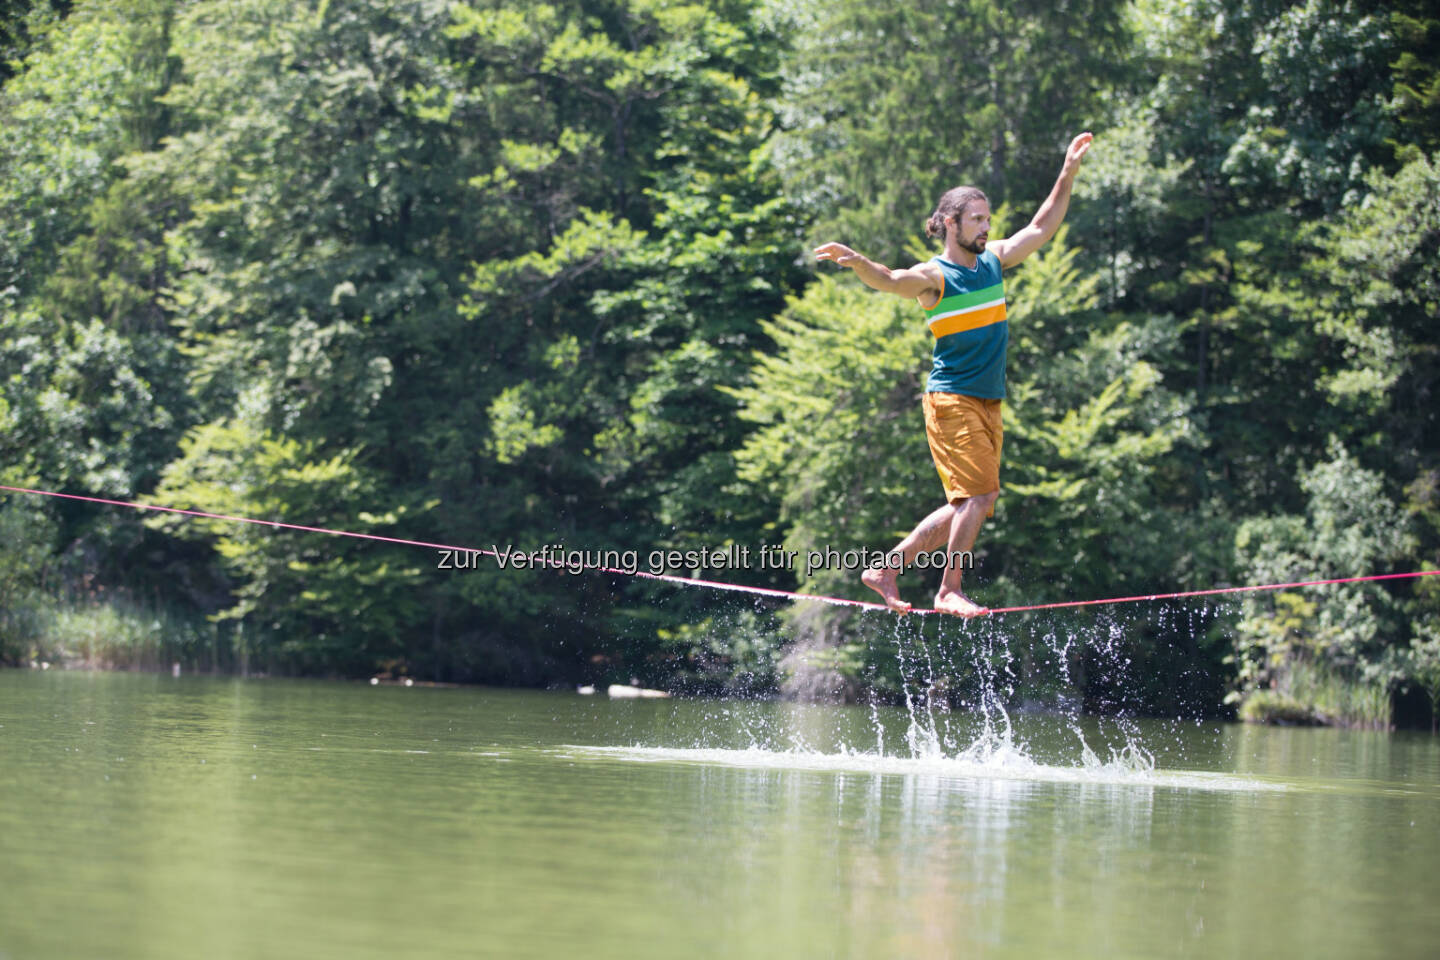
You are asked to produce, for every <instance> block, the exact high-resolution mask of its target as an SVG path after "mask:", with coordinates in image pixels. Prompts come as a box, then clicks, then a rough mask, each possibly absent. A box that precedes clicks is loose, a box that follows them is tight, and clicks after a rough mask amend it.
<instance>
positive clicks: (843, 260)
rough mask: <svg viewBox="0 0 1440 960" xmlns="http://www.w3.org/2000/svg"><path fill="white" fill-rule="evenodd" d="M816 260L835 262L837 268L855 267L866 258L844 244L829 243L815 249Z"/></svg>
mask: <svg viewBox="0 0 1440 960" xmlns="http://www.w3.org/2000/svg"><path fill="white" fill-rule="evenodd" d="M815 259H816V260H833V261H834V262H835V264H836V265H837V266H841V267H853V266H855V264H856V263H857V262H859V261H861V260H864V259H865V258H864V257H862V256H860V254H858V253H856V252H855V251H854V250H851V249H850V248H849V247H847V246H845V244H843V243H827V244H824V245H822V246H818V247H816V248H815Z"/></svg>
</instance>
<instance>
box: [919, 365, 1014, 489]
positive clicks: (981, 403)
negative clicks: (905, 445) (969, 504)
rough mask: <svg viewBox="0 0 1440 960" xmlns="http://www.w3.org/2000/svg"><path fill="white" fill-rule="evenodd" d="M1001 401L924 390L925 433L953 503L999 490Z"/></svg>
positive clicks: (931, 454) (936, 465)
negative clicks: (925, 391) (925, 392)
mask: <svg viewBox="0 0 1440 960" xmlns="http://www.w3.org/2000/svg"><path fill="white" fill-rule="evenodd" d="M1000 403H1001V402H1000V401H999V400H985V399H982V398H980V397H971V396H966V395H965V394H963V393H927V394H925V436H926V438H928V439H929V441H930V456H932V457H934V458H935V469H936V470H937V471H939V473H940V483H941V484H942V485H943V486H944V487H945V499H946V501H948V502H949V503H956V502H958V501H960V500H965V499H968V498H970V497H978V496H982V495H984V494H987V493H998V492H999V490H1000V448H1001V446H1003V445H1004V442H1005V432H1004V430H1003V429H1002V428H1001V426H1000ZM994 512H995V508H994V507H993V506H992V507H991V508H990V513H991V514H993V513H994Z"/></svg>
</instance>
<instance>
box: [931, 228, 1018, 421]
mask: <svg viewBox="0 0 1440 960" xmlns="http://www.w3.org/2000/svg"><path fill="white" fill-rule="evenodd" d="M930 262H931V263H934V264H936V265H937V266H939V268H940V271H941V273H943V274H944V275H945V292H944V293H942V294H941V295H940V302H939V303H937V304H935V306H933V307H931V308H930V309H928V310H926V311H925V317H926V322H927V323H928V324H929V325H930V332H931V334H933V335H934V337H935V362H934V365H933V366H932V367H931V368H930V380H929V382H928V383H927V384H926V387H925V389H926V390H927V391H928V392H930V393H963V394H968V395H969V396H972V397H982V398H984V399H986V400H1001V399H1004V397H1005V348H1006V346H1007V345H1008V344H1009V342H1010V325H1009V324H1008V323H1007V322H1006V320H1005V281H1004V279H1003V277H1002V276H1001V269H1000V258H999V257H997V256H996V255H995V254H993V253H991V252H990V251H989V250H986V251H985V252H984V253H982V254H980V256H979V257H978V258H976V262H975V268H974V269H973V270H972V269H971V268H969V267H962V266H961V265H960V264H958V263H951V262H950V261H949V260H946V259H945V258H944V257H935V258H934V259H933V260H931V261H930Z"/></svg>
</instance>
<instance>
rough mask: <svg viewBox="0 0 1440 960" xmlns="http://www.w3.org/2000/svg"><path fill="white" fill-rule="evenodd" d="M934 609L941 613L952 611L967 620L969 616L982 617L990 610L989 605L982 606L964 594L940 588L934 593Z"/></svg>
mask: <svg viewBox="0 0 1440 960" xmlns="http://www.w3.org/2000/svg"><path fill="white" fill-rule="evenodd" d="M935 609H936V610H938V611H939V612H941V613H953V614H954V615H955V616H957V617H964V618H966V619H967V620H968V619H969V618H971V617H983V616H985V615H986V614H988V613H989V612H990V608H989V607H982V606H980V604H978V603H976V602H975V601H973V600H971V599H970V598H969V597H967V596H965V594H963V593H955V592H953V591H951V590H942V591H941V592H940V593H937V594H935Z"/></svg>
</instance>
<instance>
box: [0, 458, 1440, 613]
mask: <svg viewBox="0 0 1440 960" xmlns="http://www.w3.org/2000/svg"><path fill="white" fill-rule="evenodd" d="M0 490H9V491H10V492H11V493H28V494H32V495H34V496H38V497H56V498H59V499H64V500H80V501H83V502H85V503H102V504H105V505H107V506H112V507H128V508H129V509H131V510H153V511H156V512H159V513H177V514H181V515H182V516H187V517H202V518H204V519H206V520H228V521H230V522H232V523H251V524H255V525H256V526H261V527H270V528H272V529H277V530H299V531H301V532H304V533H323V534H326V535H327V536H332V537H353V538H355V539H357V540H374V541H376V542H378V543H396V544H400V545H402V546H407V547H425V548H427V549H430V550H454V551H456V552H460V553H479V554H485V555H486V556H491V557H498V556H499V554H498V553H496V551H494V550H484V549H480V548H478V547H462V546H456V545H454V544H448V543H432V542H430V541H427V540H407V539H405V538H404V537H382V536H380V535H379V534H374V533H356V532H354V531H351V530H334V529H331V528H329V527H311V526H305V525H304V524H299V523H285V522H283V521H280V520H257V519H255V518H254V517H237V516H232V515H230V514H225V513H207V512H206V511H204V510H183V509H181V508H179V507H164V506H159V505H157V504H149V503H132V502H130V501H128V500H107V499H105V498H104V497H86V496H81V495H79V494H75V493H57V492H55V491H53V490H35V489H32V488H30V487H9V486H5V485H4V484H0ZM534 562H536V563H538V564H539V565H544V566H551V567H554V568H556V569H565V568H566V564H565V563H564V562H563V560H562V561H555V560H550V559H548V558H546V557H543V556H536V557H535V561H534ZM585 569H587V570H594V571H596V572H597V573H609V574H618V575H620V576H625V577H637V578H640V579H643V580H659V581H663V582H665V583H675V584H679V585H681V586H686V587H705V588H707V589H710V590H729V591H732V592H735V593H749V594H754V595H756V596H762V597H775V598H778V599H784V600H809V601H813V602H818V603H829V604H835V605H837V606H847V607H860V608H862V609H866V610H884V611H889V609H890V608H889V607H887V606H885V605H884V604H883V603H874V602H873V601H867V600H847V599H846V598H844V597H826V596H820V595H818V594H813V593H797V592H795V591H793V590H777V589H775V588H773V587H752V586H747V585H746V584H743V583H726V582H724V581H721V580H702V579H700V578H698V577H681V576H676V575H674V574H669V573H651V572H649V571H648V570H623V569H619V568H616V567H586V568H585ZM1437 575H1440V570H1421V571H1417V572H1415V573H1381V574H1372V575H1370V576H1363V577H1342V578H1339V579H1335V580H1303V581H1296V582H1294V583H1266V584H1259V585H1256V586H1245V587H1217V588H1215V589H1211V590H1186V591H1182V592H1179V593H1149V594H1144V595H1143V596H1134V597H1108V598H1105V599H1101V600H1068V601H1063V602H1060V603H1037V604H1033V605H1031V606H1024V607H995V608H993V609H991V610H990V613H991V614H997V613H1021V612H1023V611H1027V610H1056V609H1060V608H1062V607H1093V606H1101V605H1107V604H1116V603H1140V602H1142V601H1145V600H1176V599H1182V598H1186V597H1211V596H1217V595H1219V594H1225V593H1246V592H1253V591H1257V590H1285V589H1289V588H1291V587H1322V586H1329V585H1331V584H1339V583H1365V582H1369V581H1375V580H1400V579H1410V578H1414V577H1433V576H1437ZM910 612H911V613H919V614H929V613H939V611H938V610H932V609H928V608H919V607H917V608H914V609H912V610H911V611H910Z"/></svg>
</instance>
